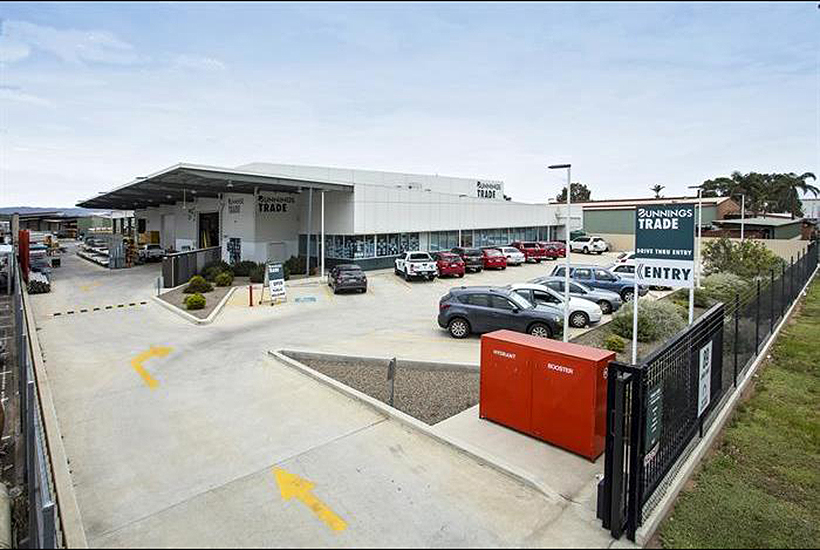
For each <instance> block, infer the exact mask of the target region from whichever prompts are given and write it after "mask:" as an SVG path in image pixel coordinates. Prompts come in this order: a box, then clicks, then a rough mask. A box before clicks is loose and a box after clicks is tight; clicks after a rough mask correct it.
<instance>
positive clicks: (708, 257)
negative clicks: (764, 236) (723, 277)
mask: <svg viewBox="0 0 820 550" xmlns="http://www.w3.org/2000/svg"><path fill="white" fill-rule="evenodd" d="M784 264H785V262H784V261H783V259H782V258H780V256H778V255H776V254H775V253H774V252H772V251H771V250H769V249H768V248H766V245H764V244H763V243H762V242H760V241H756V240H754V239H744V240H743V241H735V240H731V239H727V238H726V237H721V238H720V239H717V240H715V241H712V242H707V243H705V244H704V245H703V268H704V274H705V275H711V274H713V273H734V274H735V275H737V276H739V277H742V278H744V279H754V278H756V277H760V276H767V275H768V274H769V272H770V271H771V270H772V269H774V270H776V271H779V270H780V268H781V266H783V265H784Z"/></svg>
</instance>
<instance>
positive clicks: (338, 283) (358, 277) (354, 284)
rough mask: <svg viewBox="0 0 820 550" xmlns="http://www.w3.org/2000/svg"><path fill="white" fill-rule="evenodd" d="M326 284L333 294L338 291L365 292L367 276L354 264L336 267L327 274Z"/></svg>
mask: <svg viewBox="0 0 820 550" xmlns="http://www.w3.org/2000/svg"><path fill="white" fill-rule="evenodd" d="M327 284H328V286H329V287H330V288H332V289H333V294H338V293H339V291H340V290H357V291H359V292H362V293H364V292H367V275H365V274H364V271H362V268H361V267H359V266H358V265H356V264H342V265H337V266H336V267H334V268H333V269H331V270H330V271H329V272H328V274H327Z"/></svg>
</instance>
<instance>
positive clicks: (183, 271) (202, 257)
mask: <svg viewBox="0 0 820 550" xmlns="http://www.w3.org/2000/svg"><path fill="white" fill-rule="evenodd" d="M220 259H222V248H221V247H219V246H212V247H209V248H198V249H197V250H189V251H187V252H175V253H173V254H166V255H165V257H164V258H163V259H162V281H163V286H164V287H165V288H174V287H177V286H179V285H181V284H183V283H187V282H188V280H190V278H191V277H193V276H194V275H196V274H198V273H199V272H201V271H202V269H203V268H204V267H205V266H206V265H207V264H209V263H211V262H217V261H219V260H220Z"/></svg>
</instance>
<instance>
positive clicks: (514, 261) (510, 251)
mask: <svg viewBox="0 0 820 550" xmlns="http://www.w3.org/2000/svg"><path fill="white" fill-rule="evenodd" d="M498 249H499V250H500V251H501V253H502V254H504V257H505V258H507V265H521V264H523V263H525V262H526V261H527V257H526V256H524V253H523V252H521V251H520V250H518V249H517V248H513V247H512V246H501V247H499V248H498Z"/></svg>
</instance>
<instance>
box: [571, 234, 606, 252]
mask: <svg viewBox="0 0 820 550" xmlns="http://www.w3.org/2000/svg"><path fill="white" fill-rule="evenodd" d="M569 249H570V251H571V252H583V253H584V254H602V253H604V252H606V251H607V250H608V249H609V246H608V245H607V244H606V241H605V240H603V239H602V238H601V237H591V236H589V235H585V236H583V237H577V238H575V239H574V240H572V241H570V242H569Z"/></svg>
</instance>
